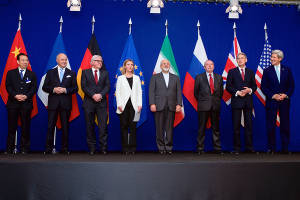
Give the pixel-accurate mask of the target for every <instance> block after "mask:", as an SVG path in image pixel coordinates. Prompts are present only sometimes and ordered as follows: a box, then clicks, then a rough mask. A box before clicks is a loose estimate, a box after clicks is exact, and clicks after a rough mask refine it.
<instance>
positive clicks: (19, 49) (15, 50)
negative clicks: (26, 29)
mask: <svg viewBox="0 0 300 200" xmlns="http://www.w3.org/2000/svg"><path fill="white" fill-rule="evenodd" d="M20 53H24V54H26V55H27V53H26V49H25V45H24V42H23V39H22V35H21V30H20V28H19V29H18V31H17V33H16V35H15V38H14V41H13V44H12V46H11V49H10V52H9V55H8V58H7V61H6V65H5V68H4V72H3V76H2V81H1V86H0V95H1V97H2V100H3V101H4V103H5V104H6V103H7V100H8V93H7V91H6V87H5V81H6V74H7V72H8V71H9V70H12V69H16V68H17V67H18V63H17V55H19V54H20ZM27 69H28V70H30V71H32V69H31V65H30V63H29V64H28V67H27ZM32 101H33V109H32V112H31V118H32V117H34V116H35V115H37V113H38V108H37V103H36V95H34V96H33V98H32Z"/></svg>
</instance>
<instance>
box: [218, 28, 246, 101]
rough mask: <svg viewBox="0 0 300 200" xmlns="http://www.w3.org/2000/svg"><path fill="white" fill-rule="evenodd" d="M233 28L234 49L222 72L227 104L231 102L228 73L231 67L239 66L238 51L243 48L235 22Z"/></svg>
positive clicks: (224, 96) (224, 97)
mask: <svg viewBox="0 0 300 200" xmlns="http://www.w3.org/2000/svg"><path fill="white" fill-rule="evenodd" d="M233 28H234V39H233V46H232V49H231V51H230V53H229V55H228V59H227V62H226V65H225V69H224V71H223V74H222V77H223V83H224V93H223V100H224V101H225V103H226V104H227V105H229V104H230V103H231V94H230V93H229V92H228V91H227V90H226V89H225V88H226V80H227V74H228V72H229V70H231V69H233V68H235V67H237V66H238V64H237V61H236V58H237V55H238V53H240V52H241V48H240V45H239V42H238V40H237V37H236V32H235V29H236V26H235V24H234V26H233Z"/></svg>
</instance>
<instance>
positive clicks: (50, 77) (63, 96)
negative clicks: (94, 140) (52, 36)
mask: <svg viewBox="0 0 300 200" xmlns="http://www.w3.org/2000/svg"><path fill="white" fill-rule="evenodd" d="M56 62H57V66H55V67H54V68H53V69H50V70H49V71H48V72H47V74H46V78H45V82H44V85H43V88H42V89H43V90H44V92H47V93H49V96H48V131H47V141H46V151H45V154H47V153H55V152H52V150H53V148H54V129H55V126H56V122H57V118H58V115H59V116H60V121H61V127H62V146H61V151H60V152H61V153H63V154H70V152H69V149H68V147H69V142H68V140H69V118H70V114H71V110H72V95H73V94H74V93H76V92H77V91H78V87H77V82H76V73H75V72H74V71H72V70H70V69H68V68H67V64H68V57H67V55H66V54H64V53H60V54H58V55H57V56H56Z"/></svg>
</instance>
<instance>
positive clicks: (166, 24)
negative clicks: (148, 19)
mask: <svg viewBox="0 0 300 200" xmlns="http://www.w3.org/2000/svg"><path fill="white" fill-rule="evenodd" d="M165 26H166V36H167V35H168V20H167V19H166V23H165Z"/></svg>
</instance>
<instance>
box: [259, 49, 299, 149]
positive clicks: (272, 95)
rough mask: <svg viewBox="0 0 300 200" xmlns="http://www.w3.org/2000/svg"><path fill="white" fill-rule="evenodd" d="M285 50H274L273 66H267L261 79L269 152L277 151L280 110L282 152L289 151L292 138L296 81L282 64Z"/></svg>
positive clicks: (288, 69)
mask: <svg viewBox="0 0 300 200" xmlns="http://www.w3.org/2000/svg"><path fill="white" fill-rule="evenodd" d="M282 59H283V52H282V51H281V50H274V51H272V55H271V64H272V65H271V66H270V67H268V68H266V69H265V70H264V73H263V77H262V80H261V90H262V91H263V93H264V94H265V95H266V124H267V135H268V153H271V154H273V153H274V152H275V151H276V135H275V131H276V116H277V112H278V111H279V117H280V137H281V144H282V145H281V146H282V153H288V152H289V151H288V144H289V140H290V98H291V96H292V94H293V92H294V88H295V83H294V78H293V74H292V72H291V70H290V68H289V67H287V66H285V65H282V64H281V61H282Z"/></svg>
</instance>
